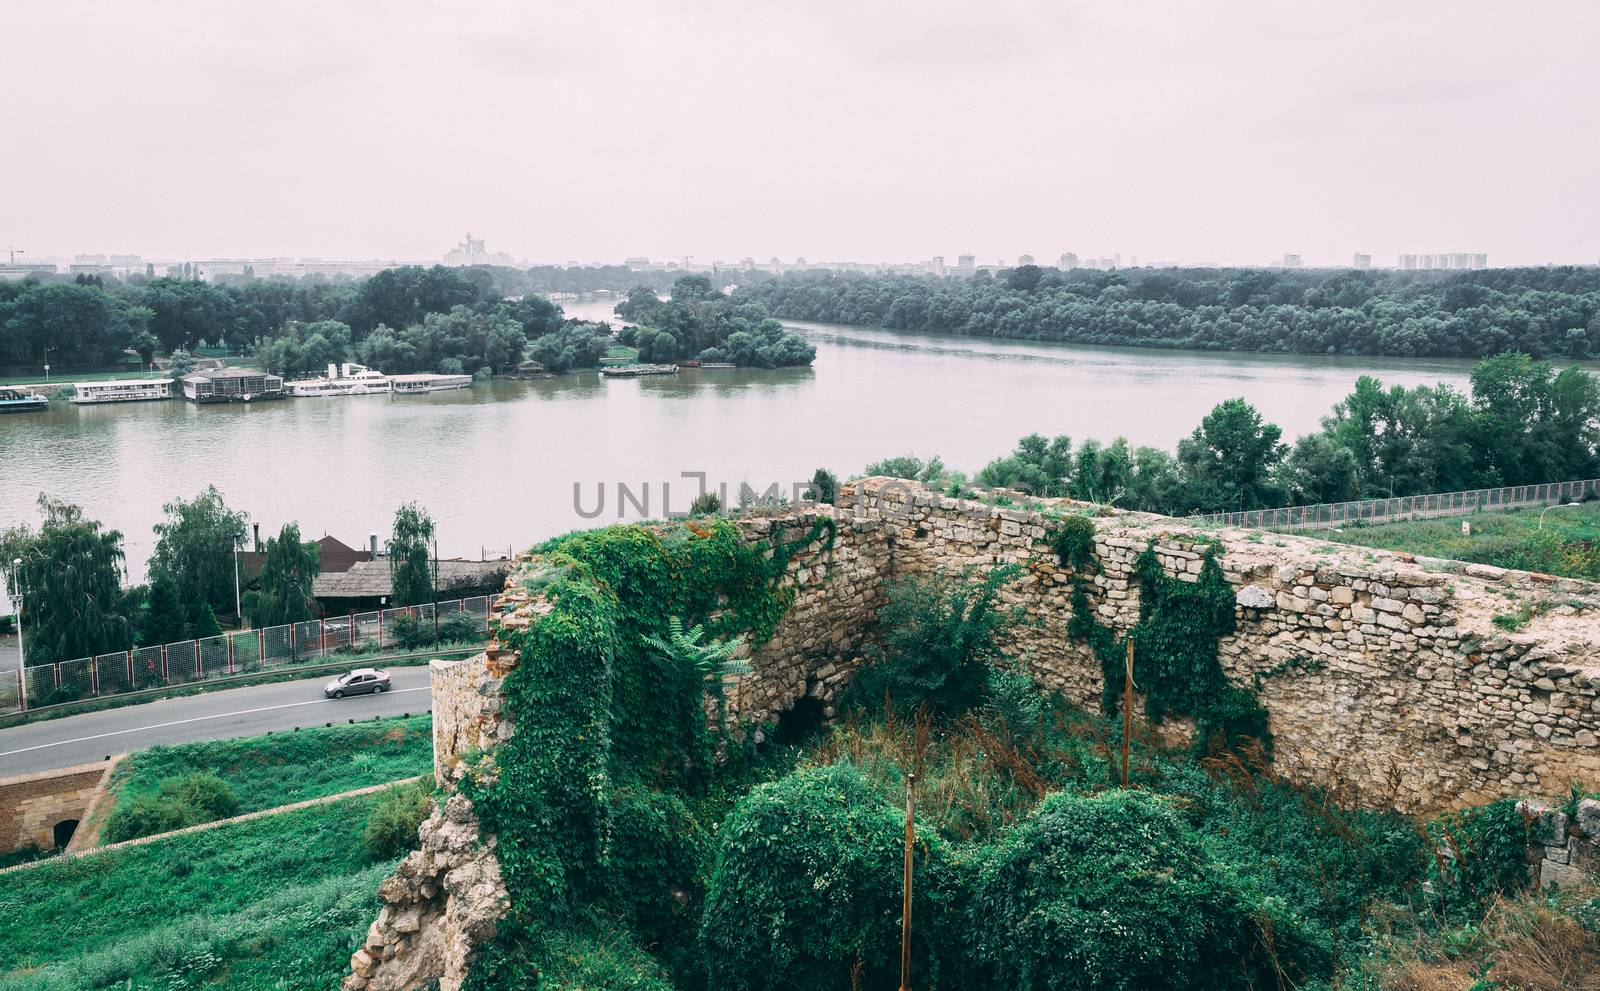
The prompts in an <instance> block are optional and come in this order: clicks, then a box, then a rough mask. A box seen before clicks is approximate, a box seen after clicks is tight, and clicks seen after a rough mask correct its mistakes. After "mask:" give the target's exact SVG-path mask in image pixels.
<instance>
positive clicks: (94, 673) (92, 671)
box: [89, 657, 100, 695]
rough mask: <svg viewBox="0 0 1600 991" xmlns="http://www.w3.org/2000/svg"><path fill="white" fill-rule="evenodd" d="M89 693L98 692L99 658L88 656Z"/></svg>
mask: <svg viewBox="0 0 1600 991" xmlns="http://www.w3.org/2000/svg"><path fill="white" fill-rule="evenodd" d="M89 693H90V694H91V695H99V694H100V658H98V657H90V658H89Z"/></svg>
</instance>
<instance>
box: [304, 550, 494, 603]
mask: <svg viewBox="0 0 1600 991" xmlns="http://www.w3.org/2000/svg"><path fill="white" fill-rule="evenodd" d="M430 563H431V564H432V566H433V571H434V574H435V576H436V577H435V582H436V587H435V591H434V594H435V595H436V596H437V597H438V598H439V599H441V600H443V599H456V598H475V597H477V596H480V595H493V594H496V593H498V592H499V591H500V590H501V589H502V588H504V587H505V581H506V570H507V569H508V568H509V566H510V563H509V562H507V561H505V560H500V561H462V560H459V559H452V560H434V561H432V562H430ZM393 589H394V576H393V574H392V573H391V572H390V570H389V558H388V557H387V556H386V555H385V556H379V557H374V558H371V559H369V560H365V561H357V562H355V563H354V564H352V565H350V566H349V567H348V568H345V569H343V570H341V571H326V570H325V571H323V572H322V573H321V574H319V575H317V577H316V578H314V579H312V582H311V597H312V598H314V599H316V600H317V605H318V606H319V607H320V608H321V610H322V612H323V613H324V614H326V615H334V614H337V613H348V612H365V611H366V610H368V609H381V608H384V607H386V606H388V605H389V596H390V595H391V594H393Z"/></svg>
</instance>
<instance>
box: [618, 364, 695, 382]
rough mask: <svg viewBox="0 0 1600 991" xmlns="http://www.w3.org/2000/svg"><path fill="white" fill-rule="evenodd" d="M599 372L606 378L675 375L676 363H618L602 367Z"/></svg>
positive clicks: (676, 370)
mask: <svg viewBox="0 0 1600 991" xmlns="http://www.w3.org/2000/svg"><path fill="white" fill-rule="evenodd" d="M600 374H601V375H604V376H605V377H606V378H608V379H636V378H642V377H643V376H646V375H676V374H678V366H677V365H618V366H617V367H615V368H602V369H600Z"/></svg>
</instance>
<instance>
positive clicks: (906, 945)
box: [900, 771, 917, 991]
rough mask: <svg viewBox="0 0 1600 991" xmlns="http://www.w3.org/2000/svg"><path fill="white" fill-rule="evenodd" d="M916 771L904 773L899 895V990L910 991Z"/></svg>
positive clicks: (915, 837) (915, 834)
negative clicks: (903, 837) (902, 868)
mask: <svg viewBox="0 0 1600 991" xmlns="http://www.w3.org/2000/svg"><path fill="white" fill-rule="evenodd" d="M916 787H917V772H915V771H912V772H911V773H910V774H907V775H906V864H905V871H906V873H905V883H904V887H903V889H902V891H901V895H900V991H911V855H912V849H913V847H914V846H915V844H916V839H917V832H916V826H915V824H914V823H913V821H912V815H913V814H915V812H916V807H917V802H916Z"/></svg>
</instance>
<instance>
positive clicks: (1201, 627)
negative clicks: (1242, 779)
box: [1057, 524, 1272, 752]
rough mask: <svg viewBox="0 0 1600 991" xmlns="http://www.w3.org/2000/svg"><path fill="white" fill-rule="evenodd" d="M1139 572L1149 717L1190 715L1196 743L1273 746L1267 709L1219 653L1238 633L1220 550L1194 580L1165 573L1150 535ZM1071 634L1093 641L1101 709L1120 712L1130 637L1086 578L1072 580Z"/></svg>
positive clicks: (1136, 650)
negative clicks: (1120, 631)
mask: <svg viewBox="0 0 1600 991" xmlns="http://www.w3.org/2000/svg"><path fill="white" fill-rule="evenodd" d="M1091 526H1092V524H1091ZM1057 553H1058V554H1060V553H1061V551H1060V549H1059V546H1058V547H1057ZM1077 570H1082V569H1077ZM1134 577H1135V579H1136V580H1137V581H1138V583H1139V622H1138V624H1137V625H1136V626H1135V627H1134V628H1133V630H1132V631H1131V635H1132V637H1133V677H1134V682H1135V684H1137V685H1138V686H1139V688H1140V689H1141V690H1143V691H1144V693H1145V715H1146V716H1147V717H1148V718H1149V719H1150V720H1151V721H1152V722H1160V721H1161V720H1162V719H1163V718H1165V717H1166V716H1167V715H1168V714H1172V715H1182V716H1193V717H1194V719H1195V746H1196V748H1197V749H1201V750H1205V749H1210V748H1213V747H1222V748H1229V749H1231V748H1233V747H1235V746H1237V745H1238V744H1239V743H1240V742H1241V741H1242V740H1243V739H1245V738H1250V739H1253V740H1256V741H1257V742H1258V743H1260V744H1261V745H1262V747H1263V748H1265V749H1266V750H1267V751H1268V752H1270V751H1271V747H1272V734H1271V731H1270V730H1269V729H1268V726H1267V712H1266V710H1265V709H1263V708H1262V707H1261V705H1260V703H1259V702H1257V701H1256V697H1255V694H1254V693H1253V692H1251V691H1250V690H1248V689H1245V688H1241V687H1240V686H1238V685H1235V684H1233V683H1232V682H1230V681H1229V680H1228V677H1227V675H1226V674H1225V673H1224V672H1223V670H1222V665H1221V663H1220V662H1219V661H1218V658H1217V645H1218V642H1219V641H1220V640H1221V639H1222V638H1223V637H1225V636H1228V635H1230V634H1232V633H1233V631H1234V604H1235V599H1234V591H1233V587H1232V586H1231V585H1229V584H1228V581H1227V579H1226V578H1225V577H1224V576H1223V574H1222V566H1221V565H1220V564H1218V563H1217V558H1216V548H1207V549H1206V551H1205V554H1204V557H1202V558H1201V565H1200V574H1199V575H1198V576H1197V580H1196V581H1192V582H1190V581H1184V580H1183V579H1181V578H1175V577H1173V576H1171V575H1168V574H1167V573H1166V571H1165V569H1163V568H1162V566H1161V561H1160V559H1159V558H1158V557H1157V556H1156V552H1155V542H1154V541H1152V542H1151V543H1150V544H1149V545H1148V546H1146V547H1145V549H1144V552H1143V553H1141V554H1140V555H1139V557H1138V559H1137V560H1136V561H1135V562H1134ZM1067 633H1068V635H1069V636H1072V637H1074V638H1076V639H1078V640H1080V641H1082V642H1084V643H1086V644H1088V645H1089V648H1090V649H1091V650H1092V651H1093V653H1094V655H1095V659H1096V660H1098V661H1099V662H1100V671H1101V676H1102V679H1103V680H1102V683H1101V692H1100V701H1101V707H1102V709H1103V710H1104V711H1105V713H1106V714H1107V715H1116V714H1117V712H1118V707H1119V705H1120V703H1121V695H1122V689H1123V677H1124V671H1123V668H1124V664H1125V661H1124V653H1123V652H1124V650H1125V649H1126V647H1125V646H1124V645H1125V641H1124V640H1122V639H1119V638H1118V637H1117V636H1116V635H1115V634H1113V633H1112V632H1111V630H1110V629H1108V628H1107V627H1105V626H1103V625H1101V624H1100V622H1099V621H1098V620H1096V619H1095V617H1094V612H1093V610H1092V609H1091V607H1090V605H1089V596H1088V590H1087V587H1086V583H1084V582H1083V581H1082V580H1079V581H1078V582H1076V583H1075V584H1074V586H1073V590H1072V600H1071V614H1070V616H1069V618H1068V621H1067Z"/></svg>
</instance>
